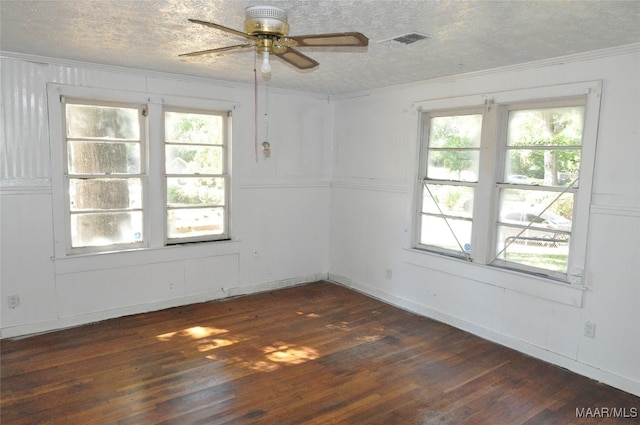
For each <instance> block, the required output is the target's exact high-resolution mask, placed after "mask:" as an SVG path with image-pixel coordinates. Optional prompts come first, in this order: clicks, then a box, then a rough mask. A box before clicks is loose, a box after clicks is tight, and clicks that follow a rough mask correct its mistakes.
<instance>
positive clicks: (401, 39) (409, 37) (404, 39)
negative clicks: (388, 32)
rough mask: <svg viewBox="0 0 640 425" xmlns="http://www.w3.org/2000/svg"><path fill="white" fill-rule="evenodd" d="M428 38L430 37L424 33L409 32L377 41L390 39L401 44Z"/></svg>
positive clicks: (383, 41)
mask: <svg viewBox="0 0 640 425" xmlns="http://www.w3.org/2000/svg"><path fill="white" fill-rule="evenodd" d="M428 38H431V37H430V36H428V35H426V34H420V33H418V32H411V33H409V34H404V35H399V36H397V37H393V38H389V39H387V40H382V41H380V42H379V43H389V42H391V41H395V42H397V43H402V44H412V43H415V42H416V41H420V40H426V39H428Z"/></svg>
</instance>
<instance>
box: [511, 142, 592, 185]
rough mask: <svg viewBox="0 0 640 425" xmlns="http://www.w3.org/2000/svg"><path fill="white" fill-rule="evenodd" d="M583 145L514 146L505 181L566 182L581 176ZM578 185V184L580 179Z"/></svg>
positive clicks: (547, 183)
mask: <svg viewBox="0 0 640 425" xmlns="http://www.w3.org/2000/svg"><path fill="white" fill-rule="evenodd" d="M579 170H580V150H579V149H554V150H542V149H510V150H508V151H507V163H506V166H505V175H504V178H505V180H504V181H505V183H513V184H537V185H544V186H566V185H569V184H571V182H573V181H574V180H575V179H577V178H578V172H579ZM573 186H574V187H578V183H577V182H576V183H575V184H574V185H573Z"/></svg>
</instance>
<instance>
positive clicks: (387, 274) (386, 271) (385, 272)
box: [384, 269, 393, 279]
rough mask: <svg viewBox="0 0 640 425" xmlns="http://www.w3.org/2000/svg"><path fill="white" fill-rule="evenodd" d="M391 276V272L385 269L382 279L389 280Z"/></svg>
mask: <svg viewBox="0 0 640 425" xmlns="http://www.w3.org/2000/svg"><path fill="white" fill-rule="evenodd" d="M392 276H393V272H392V271H391V269H386V270H385V271H384V277H385V278H387V279H391V277H392Z"/></svg>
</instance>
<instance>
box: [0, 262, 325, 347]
mask: <svg viewBox="0 0 640 425" xmlns="http://www.w3.org/2000/svg"><path fill="white" fill-rule="evenodd" d="M326 279H327V274H326V273H316V274H311V275H308V276H302V277H298V278H293V279H285V280H278V281H272V282H263V283H258V284H254V285H248V286H231V287H223V288H219V289H218V290H216V291H214V292H207V293H203V294H197V295H190V296H186V297H180V298H171V299H165V300H159V301H155V302H152V303H145V304H138V305H132V306H126V307H120V308H115V309H111V310H104V311H98V312H94V313H88V314H82V315H78V316H70V317H60V318H58V319H57V320H49V321H43V322H37V323H28V324H22V325H16V326H8V327H6V328H2V330H1V333H0V337H1V338H15V337H20V336H30V335H33V334H38V333H44V332H52V331H57V330H62V329H66V328H70V327H75V326H81V325H87V324H90V323H95V322H99V321H103V320H108V319H114V318H117V317H123V316H130V315H133V314H140V313H148V312H151V311H158V310H164V309H167V308H173V307H181V306H185V305H189V304H196V303H203V302H208V301H214V300H223V299H226V298H230V297H234V296H239V295H249V294H256V293H259V292H266V291H272V290H275V289H282V288H288V287H292V286H296V285H301V284H303V283H311V282H316V281H319V280H326Z"/></svg>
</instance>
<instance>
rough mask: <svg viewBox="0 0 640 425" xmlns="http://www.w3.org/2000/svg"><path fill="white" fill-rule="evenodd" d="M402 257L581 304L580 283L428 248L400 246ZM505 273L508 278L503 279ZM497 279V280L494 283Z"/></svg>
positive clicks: (484, 281)
mask: <svg viewBox="0 0 640 425" xmlns="http://www.w3.org/2000/svg"><path fill="white" fill-rule="evenodd" d="M403 260H404V262H405V263H407V264H411V265H414V266H417V267H422V268H426V269H431V270H436V271H438V272H441V273H446V274H449V275H452V276H456V277H460V278H463V279H468V280H471V281H474V282H478V283H482V284H485V285H490V286H495V287H498V288H504V289H508V290H510V291H514V292H519V293H522V294H526V295H531V296H534V297H538V298H542V299H546V300H549V301H554V302H557V303H561V304H566V305H570V306H572V307H582V299H583V293H584V291H585V290H586V288H585V287H584V286H580V285H570V284H568V283H563V282H556V281H554V280H551V279H547V278H544V277H538V276H534V275H530V274H526V273H522V272H517V271H513V270H507V269H503V268H498V267H492V266H487V265H483V264H477V263H471V262H469V261H464V260H462V259H458V258H453V257H447V256H443V255H440V254H436V253H431V252H428V251H422V250H418V249H412V248H403ZM505 276H509V277H510V278H509V279H505V278H504V277H505ZM496 282H501V283H499V284H498V283H496Z"/></svg>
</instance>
